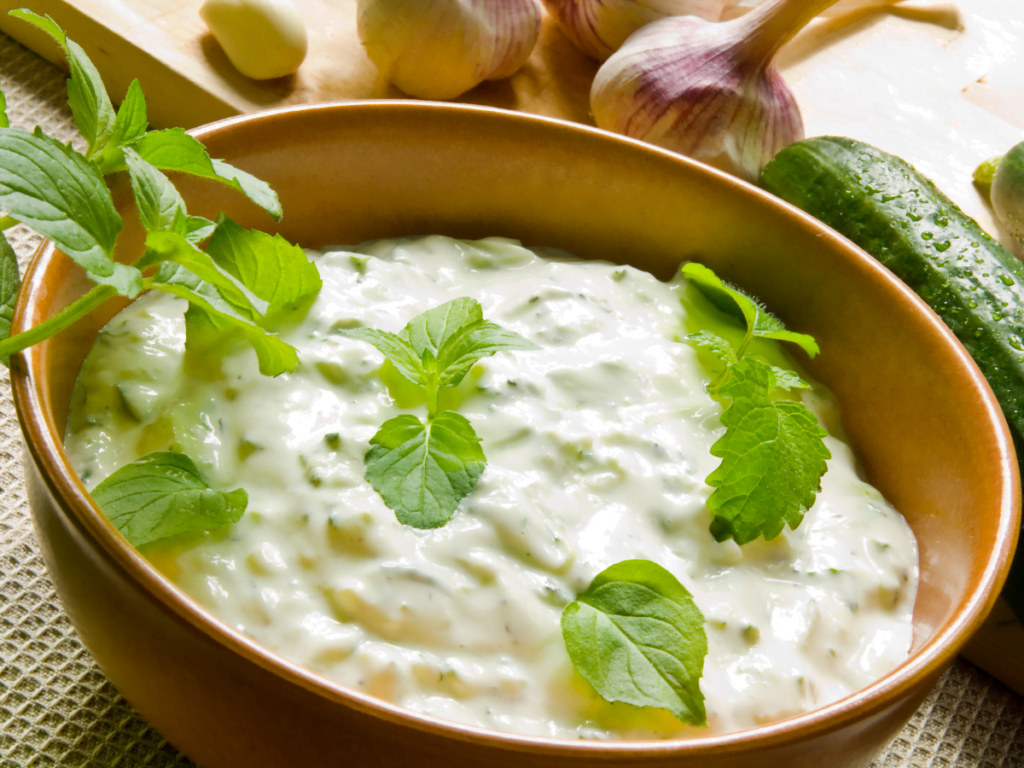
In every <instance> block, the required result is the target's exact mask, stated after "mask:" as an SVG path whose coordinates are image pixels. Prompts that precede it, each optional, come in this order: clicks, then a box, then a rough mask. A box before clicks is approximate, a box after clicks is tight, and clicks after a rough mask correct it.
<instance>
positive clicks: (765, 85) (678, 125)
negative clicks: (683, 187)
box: [590, 16, 804, 181]
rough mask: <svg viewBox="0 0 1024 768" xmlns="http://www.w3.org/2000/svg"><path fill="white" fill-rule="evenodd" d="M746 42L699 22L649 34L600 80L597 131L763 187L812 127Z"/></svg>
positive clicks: (671, 22)
mask: <svg viewBox="0 0 1024 768" xmlns="http://www.w3.org/2000/svg"><path fill="white" fill-rule="evenodd" d="M743 32H744V30H742V29H741V28H739V27H738V26H736V22H727V23H720V24H713V23H710V22H707V21H704V20H703V19H699V18H696V17H694V16H682V17H673V18H667V19H663V20H661V21H658V22H655V23H653V24H650V25H648V26H646V27H644V28H643V29H641V30H640V31H639V32H637V33H636V34H634V35H632V36H631V37H630V38H629V39H628V40H627V41H626V42H625V43H624V44H623V46H622V47H621V48H620V49H619V50H618V52H616V53H615V54H614V55H613V56H612V57H611V58H609V59H608V61H606V62H605V63H604V64H603V65H602V66H601V69H599V70H598V72H597V77H596V78H595V79H594V85H593V88H592V89H591V91H590V106H591V109H592V110H593V113H594V119H595V120H596V121H597V125H598V127H600V128H604V129H605V130H609V131H614V132H615V133H621V134H624V135H626V136H630V137H632V138H635V139H641V140H643V141H647V142H650V143H651V144H656V145H658V146H660V147H664V148H665V149H669V150H672V151H673V152H678V153H680V154H682V155H686V156H688V157H692V158H693V159H695V160H700V161H701V162H704V163H707V164H708V165H713V166H715V167H716V168H720V169H722V170H723V171H727V172H729V173H731V174H733V175H735V176H739V177H740V178H742V179H746V180H747V181H754V180H756V179H757V177H758V176H759V175H760V173H761V170H762V169H763V168H764V166H765V165H766V164H767V163H768V161H769V160H771V159H772V157H774V156H775V154H776V153H777V152H778V151H779V150H780V149H782V148H783V147H785V146H786V145H788V144H791V143H792V142H794V141H799V140H800V139H802V138H803V137H804V126H803V119H802V118H801V116H800V109H799V107H798V106H797V103H796V99H795V98H794V97H793V94H792V92H791V91H790V90H789V86H787V85H786V83H785V81H784V80H783V79H782V76H781V75H780V74H779V71H778V68H777V67H775V65H774V64H771V63H770V61H769V62H768V63H765V61H757V60H754V61H751V60H750V59H748V58H745V57H744V55H743V53H744V51H743V48H744V46H745V45H746V43H747V39H746V37H745V35H744V34H743Z"/></svg>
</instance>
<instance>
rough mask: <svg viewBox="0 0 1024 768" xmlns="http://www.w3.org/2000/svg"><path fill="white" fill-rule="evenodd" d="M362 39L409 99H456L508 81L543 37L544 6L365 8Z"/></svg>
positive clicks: (396, 1) (471, 2) (453, 2)
mask: <svg viewBox="0 0 1024 768" xmlns="http://www.w3.org/2000/svg"><path fill="white" fill-rule="evenodd" d="M357 24H358V29H359V39H360V40H361V41H362V43H363V47H364V48H365V49H366V53H367V55H368V56H369V57H370V59H371V60H372V61H373V63H374V64H376V65H377V68H378V69H379V70H380V72H381V74H382V75H383V76H384V77H385V78H386V79H387V80H389V81H390V82H392V83H394V84H395V85H396V86H398V88H400V89H401V90H402V91H404V92H405V93H407V94H409V95H410V96H417V97H419V98H424V99H452V98H455V97H456V96H460V95H462V94H463V93H465V92H466V91H468V90H470V89H471V88H473V87H475V86H477V85H479V84H480V83H481V82H483V81H484V80H494V79H499V78H503V77H508V76H509V75H511V74H512V73H513V72H515V71H516V70H517V69H519V68H520V67H521V66H522V65H523V64H524V63H525V62H526V60H527V59H528V58H529V57H530V53H531V52H532V51H533V47H534V45H535V44H536V43H537V38H538V37H539V36H540V26H541V7H540V3H539V0H359V12H358V17H357Z"/></svg>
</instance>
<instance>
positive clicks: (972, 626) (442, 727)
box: [10, 100, 1021, 759]
mask: <svg viewBox="0 0 1024 768" xmlns="http://www.w3.org/2000/svg"><path fill="white" fill-rule="evenodd" d="M335 110H344V111H345V112H350V111H355V110H384V111H386V112H393V113H395V114H396V119H397V116H398V115H400V114H403V113H405V114H406V119H407V120H410V122H414V119H413V118H414V117H415V113H417V112H419V111H422V110H426V111H431V112H436V111H447V112H451V113H452V114H453V115H462V114H465V115H468V117H467V118H466V119H472V118H476V119H482V120H498V121H509V122H511V123H521V124H534V125H536V124H538V123H539V124H543V125H545V126H546V127H545V128H544V130H549V131H553V132H562V133H567V134H569V135H570V137H574V136H575V137H582V138H583V139H585V140H588V141H597V142H617V143H620V144H627V145H630V146H631V147H632V148H633V149H634V150H635V151H637V152H642V153H646V154H648V155H656V156H659V157H660V158H662V161H663V162H667V163H672V164H676V165H680V166H684V167H688V169H689V170H690V171H691V172H697V173H702V174H705V175H710V176H713V177H717V180H718V182H719V183H725V184H727V185H731V186H733V187H735V188H737V190H738V192H739V194H742V195H747V196H751V195H752V196H754V197H755V198H761V201H762V202H767V203H768V205H770V206H772V207H774V208H775V209H776V210H777V211H778V212H779V215H781V216H783V217H785V218H788V219H790V220H793V221H796V222H797V223H798V224H799V225H800V226H802V227H804V228H810V229H811V230H812V231H813V232H814V233H815V234H816V235H817V236H818V237H819V238H824V239H825V240H826V241H827V242H829V244H830V245H831V246H832V247H833V248H834V249H836V250H838V251H840V252H842V253H843V254H844V255H845V256H846V258H849V259H853V260H854V261H857V262H860V266H861V267H862V268H864V269H865V270H867V271H868V272H869V273H871V277H872V278H873V279H875V280H878V281H881V282H883V283H888V284H889V287H890V289H893V288H894V289H895V290H896V292H897V293H899V294H901V295H902V299H903V301H904V303H905V305H906V306H907V310H908V311H909V312H910V313H911V314H915V315H918V319H923V320H924V321H925V323H926V324H927V325H928V326H930V329H931V331H932V332H933V333H935V334H938V335H939V336H941V337H943V338H944V341H945V342H946V345H947V346H948V347H949V349H950V354H951V355H952V356H953V358H954V359H955V360H956V361H957V362H958V363H959V365H960V366H962V367H965V368H966V369H967V372H968V374H969V376H970V379H971V383H972V384H973V386H974V387H975V389H976V390H977V391H978V394H979V395H980V398H981V402H982V405H983V406H984V408H983V412H984V413H985V414H986V415H987V419H986V421H985V424H986V426H987V427H988V430H989V431H992V432H994V433H995V434H994V435H992V443H993V445H994V448H995V451H996V456H997V461H994V462H993V464H996V465H997V466H998V470H999V471H998V473H997V477H998V479H999V481H1000V484H1001V488H1002V493H1001V494H1000V498H1001V501H1002V503H1001V508H1000V519H999V526H998V530H997V533H996V547H995V548H994V549H993V551H992V552H991V553H990V557H989V559H988V562H987V563H986V566H985V569H984V571H983V574H982V578H981V579H980V580H979V581H978V583H977V585H976V586H975V588H974V589H973V590H972V591H971V592H970V593H969V596H968V599H967V600H966V601H964V602H963V603H961V605H960V606H959V607H958V608H957V610H956V611H955V612H954V614H953V616H952V617H951V618H950V619H949V620H948V621H947V622H946V623H945V625H944V626H942V627H940V628H939V629H938V630H937V631H936V632H935V634H934V635H933V636H932V637H931V638H930V639H929V640H928V641H927V642H926V643H925V644H924V645H922V646H921V647H920V648H919V649H917V651H916V652H914V653H913V654H912V655H911V656H910V657H909V658H908V659H907V660H906V661H904V662H903V663H902V664H900V665H899V666H898V667H896V668H895V669H894V670H892V671H891V672H889V673H888V674H887V675H885V676H883V677H881V678H879V679H878V680H876V681H875V682H874V683H872V684H871V685H869V686H867V687H865V688H862V689H860V690H859V691H856V692H854V693H852V694H850V695H849V696H846V697H844V698H842V699H840V700H838V701H835V702H832V703H830V704H826V705H825V706H823V707H819V708H817V709H814V710H811V711H810V712H806V713H804V714H801V715H796V716H793V717H789V718H785V719H783V720H778V721H775V722H772V723H768V724H765V725H761V726H757V727H755V728H750V729H746V730H743V731H736V732H733V733H726V734H717V735H712V736H707V737H700V736H698V737H693V738H684V739H665V740H648V741H596V740H594V741H591V740H579V741H570V740H564V739H554V738H547V737H537V736H526V735H521V734H514V733H507V732H504V731H496V730H490V729H486V728H479V727H476V726H472V725H467V724H463V723H458V722H454V721H449V720H443V719H441V718H437V717H433V716H429V715H425V714H421V713H418V712H414V711H412V710H408V709H405V708H403V707H401V706H398V705H396V704H392V703H390V702H386V701H383V700H380V699H376V698H374V697H372V696H369V695H367V694H363V693H360V692H358V691H354V690H351V689H348V688H346V687H344V686H342V685H340V684H338V683H334V682H332V681H330V680H327V679H326V678H322V677H320V676H318V675H316V674H314V673H313V672H310V671H308V670H306V669H304V668H303V667H301V666H299V665H297V664H295V663H293V662H290V661H288V660H286V659H284V658H282V657H279V656H277V655H276V654H274V653H273V652H272V651H270V650H269V649H266V648H264V647H263V646H261V645H260V644H258V643H257V642H255V641H254V640H252V639H250V638H248V637H246V636H244V635H242V634H241V633H239V632H237V631H236V630H234V629H231V628H230V627H228V626H227V625H226V624H224V623H222V622H221V621H220V620H219V619H217V618H216V617H215V616H214V615H213V614H211V613H208V612H207V611H206V609H204V608H203V607H201V606H200V605H199V604H198V603H197V602H195V601H194V600H192V599H191V598H190V597H188V596H187V595H186V594H185V593H184V592H182V591H180V590H179V589H178V588H177V587H175V586H174V585H173V584H172V582H171V581H170V580H169V579H167V578H166V577H164V576H163V575H162V574H161V573H160V572H159V571H157V570H156V568H154V567H153V566H152V565H151V564H150V563H149V561H148V560H146V559H145V558H144V557H143V556H142V555H140V554H139V553H138V552H137V551H136V550H135V549H134V548H133V547H132V546H131V545H130V544H128V543H127V541H126V540H125V539H124V538H123V536H122V535H121V534H120V533H119V532H118V531H117V529H116V528H114V526H113V525H112V524H111V523H110V522H109V521H108V520H107V518H106V517H105V516H104V515H103V514H102V513H101V512H100V510H99V508H98V507H97V506H96V504H95V503H94V502H93V501H92V499H91V497H90V496H89V495H88V493H87V492H86V490H85V487H84V486H83V485H82V483H81V481H80V480H79V479H78V477H77V475H76V474H75V473H74V471H73V470H72V468H71V466H70V463H69V461H68V459H67V455H66V454H65V453H64V450H63V445H62V441H61V439H60V438H59V435H58V432H57V430H56V428H55V425H54V423H53V420H52V419H51V418H50V417H49V415H48V410H49V409H48V406H49V405H50V402H49V396H48V395H47V394H46V393H45V389H44V385H45V381H46V376H47V375H48V374H47V372H46V371H45V370H43V369H42V367H41V359H42V356H41V353H40V351H39V348H38V347H32V348H29V349H27V350H25V351H24V352H21V353H19V354H18V355H16V356H14V357H12V360H11V367H10V373H11V386H12V391H13V395H14V404H15V408H16V410H17V414H18V419H19V421H20V423H21V428H22V432H23V434H24V437H25V442H26V446H27V448H28V451H29V452H30V454H31V456H32V458H33V459H34V461H35V462H36V464H37V466H38V467H40V469H41V470H42V472H41V474H42V476H43V478H44V481H45V483H46V485H47V487H48V488H49V490H50V492H51V494H52V495H53V497H54V498H55V499H56V500H57V501H58V503H59V504H60V506H61V509H62V511H63V512H64V513H65V515H66V516H67V518H68V519H69V520H70V521H71V522H72V523H73V524H74V525H75V526H76V528H77V530H78V532H79V533H80V534H81V535H83V536H85V537H86V538H88V539H89V540H91V542H92V544H93V545H94V546H97V547H98V548H99V549H100V550H101V551H102V552H103V553H104V554H105V555H106V556H107V557H108V558H109V559H110V561H111V564H112V565H113V566H115V567H116V568H118V569H119V570H121V571H122V573H123V574H125V575H126V577H127V578H128V579H129V580H130V581H132V582H134V583H136V584H137V585H138V586H140V587H141V588H142V589H143V590H144V591H146V592H148V594H149V595H150V597H151V598H153V599H155V601H156V603H157V604H158V606H159V608H160V609H162V610H163V611H165V612H166V613H168V614H170V615H171V616H172V617H173V618H174V619H175V620H177V621H179V622H184V623H186V624H188V625H190V626H191V627H193V628H194V629H196V630H198V631H199V632H201V633H203V634H204V635H206V636H207V637H209V638H210V639H212V640H213V641H215V642H217V643H219V644H220V645H222V646H224V647H226V648H228V649H229V650H231V651H232V652H234V653H237V654H239V655H241V656H242V657H243V658H244V659H246V660H247V661H249V662H252V663H254V664H256V665H257V666H259V667H261V668H262V669H264V670H266V671H268V672H271V673H272V674H274V675H276V676H277V677H278V678H280V679H282V680H284V681H286V682H288V683H291V684H294V685H297V686H299V687H300V688H303V689H305V690H307V691H309V692H312V693H314V694H316V695H318V696H320V697H321V698H323V699H326V700H328V701H330V702H332V703H335V704H341V705H343V706H346V707H351V708H353V709H356V710H358V711H360V712H362V713H365V714H369V715H371V716H374V717H378V718H380V719H383V720H386V721H389V722H393V723H396V724H399V725H404V726H408V727H411V728H414V729H417V730H421V731H427V732H430V733H432V734H434V735H444V736H448V737H451V738H454V739H458V740H460V741H467V742H471V743H475V744H479V745H483V746H491V747H499V748H505V749H511V750H515V751H522V752H532V753H536V754H543V755H547V756H558V757H565V758H572V757H576V758H581V757H584V756H585V757H589V758H592V759H601V758H607V759H622V758H626V757H642V756H650V757H654V756H661V757H665V756H672V757H687V756H694V757H696V756H698V755H701V756H706V755H709V754H713V753H718V754H722V753H732V752H739V751H741V750H745V749H751V750H756V749H764V748H767V747H774V746H779V745H783V744H790V743H793V742H796V741H799V740H802V739H807V738H810V737H815V736H822V735H825V734H828V733H831V732H834V731H837V730H839V729H841V728H844V727H846V726H849V725H852V724H853V723H856V722H859V721H862V720H865V719H867V718H869V717H871V716H872V715H875V714H878V713H880V712H881V711H883V710H884V709H885V708H886V707H888V706H890V705H891V704H893V703H894V702H895V701H896V700H898V699H900V698H901V697H904V696H907V695H910V694H911V693H912V692H913V691H914V690H915V689H917V688H918V687H920V686H921V685H923V684H924V683H925V682H926V681H927V680H928V679H929V678H930V677H932V676H934V675H936V674H938V673H939V672H940V671H942V670H943V669H944V668H945V667H946V666H947V665H948V664H949V663H951V662H952V660H953V657H954V656H955V655H956V653H957V652H958V650H959V649H960V647H961V646H963V645H964V643H966V642H967V640H968V639H969V638H970V636H971V635H972V634H973V633H974V632H975V631H976V630H977V629H978V628H979V627H980V626H981V623H982V621H983V620H984V618H985V616H986V615H987V614H988V613H989V611H990V610H991V608H992V606H993V605H994V603H995V600H996V598H997V597H998V591H999V588H1001V586H1002V583H1003V582H1004V580H1005V578H1006V575H1007V572H1008V571H1009V567H1010V561H1011V557H1010V556H1011V554H1012V552H1013V549H1014V546H1015V544H1016V540H1017V535H1018V531H1019V525H1020V520H1019V518H1020V506H1021V503H1020V495H1021V489H1020V476H1019V472H1018V468H1017V461H1016V458H1015V453H1014V447H1013V443H1012V440H1011V438H1010V433H1009V429H1008V427H1007V424H1006V421H1005V419H1004V418H1003V414H1002V410H1001V408H1000V406H999V404H998V402H997V401H996V398H995V395H994V394H993V393H992V390H991V388H990V387H989V385H988V383H987V381H986V380H985V378H984V376H983V375H982V373H981V371H980V370H979V369H978V367H977V365H976V364H975V363H974V361H973V359H971V357H970V355H969V354H968V353H967V351H966V350H965V349H964V348H963V346H962V345H961V344H960V342H959V341H958V340H957V339H956V337H955V336H954V335H953V333H952V331H950V330H949V328H947V327H946V325H945V324H944V323H943V322H942V320H940V319H939V317H938V316H937V315H936V314H935V313H934V312H933V311H932V310H931V309H930V308H929V307H928V306H927V305H926V304H925V303H924V302H923V301H922V300H921V299H920V298H918V297H917V295H916V294H914V293H913V292H912V291H911V290H910V289H909V288H908V287H907V286H906V285H904V284H903V283H902V282H901V281H899V280H898V279H897V278H896V277H895V276H894V275H893V274H892V273H891V272H889V271H888V270H887V269H885V268H884V267H883V266H882V265H881V264H879V263H878V262H877V261H876V260H875V259H873V258H872V257H870V256H869V255H868V254H867V253H866V252H864V251H863V250H861V249H860V248H859V247H857V246H855V245H854V244H853V243H851V242H850V241H849V240H847V239H846V238H845V237H843V236H842V235H840V234H839V233H837V232H835V231H834V230H832V229H830V228H829V227H827V226H825V225H824V224H822V223H821V222H819V221H818V220H817V219H814V218H813V217H811V216H809V215H808V214H805V213H804V212H803V211H801V210H799V209H798V208H796V207H794V206H792V205H790V204H788V203H786V202H783V201H782V200H781V199H779V198H777V197H775V196H774V195H771V194H769V193H767V192H765V191H764V190H761V189H759V188H758V187H756V186H754V185H752V184H749V183H747V182H745V181H742V180H740V179H738V178H736V177H734V176H731V175H729V174H726V173H724V172H722V171H719V170H717V169H715V168H711V167H709V166H706V165H704V164H703V163H699V162H697V161H694V160H691V159H689V158H687V157H684V156H681V155H678V154H675V153H673V152H669V151H667V150H663V149H660V148H658V147H655V146H653V145H650V144H647V143H644V142H641V141H637V140H634V139H629V138H626V137H623V136H619V135H616V134H612V133H610V132H607V131H603V130H600V129H597V128H592V127H590V126H586V125H582V124H579V123H572V122H568V121H564V120H559V119H555V118H549V117H543V116H538V115H531V114H527V113H523V112H513V111H509V110H504V109H498V108H494V107H481V106H476V105H465V104H451V103H445V102H428V101H415V102H413V101H398V100H366V101H358V102H332V103H323V104H307V105H299V106H288V107H280V108H276V109H270V110H265V111H262V112H256V113H252V114H245V115H238V116H235V117H230V118H226V119H224V120H219V121H217V122H214V123H209V124H207V125H204V126H199V127H197V128H195V129H192V130H190V131H189V133H190V134H192V135H193V136H195V137H196V138H198V139H200V140H201V141H202V140H204V139H205V138H206V137H208V136H210V135H211V134H216V133H219V132H222V131H230V130H231V129H232V128H234V127H235V126H239V125H241V126H245V125H250V124H259V123H263V124H265V125H266V124H269V125H273V124H274V123H278V122H282V121H289V120H293V119H296V117H301V116H302V115H307V114H312V113H321V112H324V111H326V112H332V111H335ZM409 113H413V114H409ZM454 119H462V118H461V117H455V118H454ZM60 255H61V254H59V252H58V251H57V250H56V249H55V248H54V246H53V244H52V243H51V242H50V241H48V240H44V241H43V243H42V244H41V245H40V246H39V248H38V249H37V250H36V252H35V254H34V255H33V257H32V261H31V263H30V265H29V267H28V269H27V272H26V275H25V278H24V281H23V285H22V290H21V292H20V294H19V296H18V301H17V304H16V306H15V316H14V323H13V327H12V331H11V332H12V334H13V333H18V332H21V331H22V330H24V326H25V324H26V322H27V318H30V317H33V316H34V315H35V314H36V313H37V311H38V302H37V300H36V295H35V294H36V289H38V287H39V286H40V285H41V284H42V280H43V275H44V273H45V272H46V269H47V267H48V266H49V265H50V264H51V263H52V261H53V260H54V258H55V257H57V256H60Z"/></svg>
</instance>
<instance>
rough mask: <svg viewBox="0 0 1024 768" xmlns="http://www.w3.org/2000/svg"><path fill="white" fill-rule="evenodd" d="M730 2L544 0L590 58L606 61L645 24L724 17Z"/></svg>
mask: <svg viewBox="0 0 1024 768" xmlns="http://www.w3.org/2000/svg"><path fill="white" fill-rule="evenodd" d="M728 3H729V0H544V4H545V5H546V6H547V8H548V10H549V11H550V12H551V15H552V16H554V17H555V20H556V21H557V22H558V26H559V27H561V28H562V32H564V33H565V36H566V37H568V38H569V40H571V41H572V43H573V45H575V46H576V47H577V48H579V49H580V50H581V51H583V52H584V53H585V54H587V56H590V57H591V58H594V59H597V60H598V61H604V60H605V59H607V58H608V57H609V56H611V55H612V54H613V53H615V51H617V50H618V49H619V46H620V45H622V43H623V42H625V40H626V38H627V37H629V36H630V35H631V34H633V33H634V32H636V31H637V30H638V29H640V27H642V26H644V25H645V24H650V23H651V22H652V21H657V20H658V19H663V18H665V17H666V16H690V15H692V16H700V17H701V18H703V19H707V20H708V21H718V20H719V19H721V18H722V13H723V12H724V10H725V8H726V6H727V5H728Z"/></svg>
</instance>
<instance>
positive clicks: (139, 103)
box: [104, 80, 149, 156]
mask: <svg viewBox="0 0 1024 768" xmlns="http://www.w3.org/2000/svg"><path fill="white" fill-rule="evenodd" d="M148 127H149V120H148V119H147V117H146V97H145V96H144V95H143V93H142V86H141V85H139V81H138V80H132V82H131V85H129V86H128V93H126V94H125V97H124V101H122V102H121V106H120V107H118V109H117V118H116V119H115V120H114V130H113V132H112V133H111V136H110V144H109V146H108V149H109V148H110V147H120V146H122V145H124V144H130V143H132V142H133V141H137V140H138V139H141V138H142V137H143V136H144V135H145V133H146V129H147V128H148ZM104 156H106V152H105V153H104Z"/></svg>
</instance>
